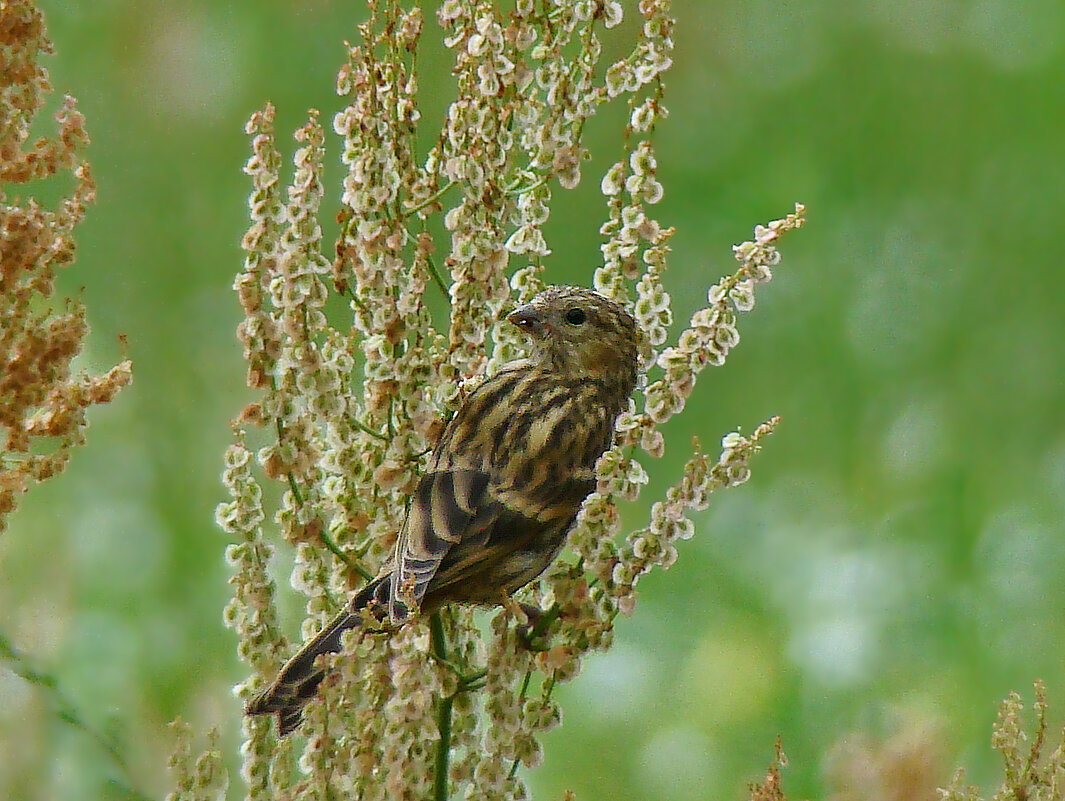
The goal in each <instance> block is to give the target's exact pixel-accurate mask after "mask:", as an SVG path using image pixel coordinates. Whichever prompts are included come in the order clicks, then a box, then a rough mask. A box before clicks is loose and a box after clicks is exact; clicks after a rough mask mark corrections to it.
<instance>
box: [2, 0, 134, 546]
mask: <svg viewBox="0 0 1065 801" xmlns="http://www.w3.org/2000/svg"><path fill="white" fill-rule="evenodd" d="M51 52H52V43H51V41H49V39H48V37H47V34H46V33H45V28H44V19H43V17H42V16H41V12H40V11H39V10H38V9H36V8H35V7H34V5H33V3H32V2H29V0H11V2H5V3H4V4H3V7H2V9H0V437H2V440H0V442H2V448H0V533H2V532H3V531H4V529H5V528H6V526H7V519H8V516H9V515H10V514H11V513H12V512H13V511H14V510H15V508H16V506H17V505H18V501H19V499H20V496H22V495H23V494H24V493H25V492H27V491H28V490H29V488H30V486H32V485H33V484H34V483H35V482H39V481H44V480H45V479H48V478H51V477H53V476H55V475H58V474H59V473H61V472H63V470H64V469H66V466H67V463H68V462H69V461H70V457H71V453H72V451H73V450H74V448H76V447H78V446H79V445H82V444H84V442H85V428H86V427H87V425H88V423H87V421H86V419H85V411H86V409H88V407H90V406H93V405H95V404H98V403H109V402H110V401H111V400H112V399H113V398H114V397H115V395H117V394H118V392H119V390H121V389H122V387H124V386H126V385H127V384H128V383H129V382H130V381H131V380H132V369H131V365H130V362H129V361H123V362H121V363H120V364H117V365H115V366H114V367H112V368H111V369H110V370H109V371H108V372H106V373H104V374H102V375H96V376H93V375H88V374H87V373H78V372H75V371H73V370H72V369H71V364H72V362H73V360H74V358H75V357H77V356H78V355H79V354H80V353H81V351H82V348H83V347H84V344H85V339H86V337H87V336H88V333H89V325H88V322H87V321H86V315H85V307H84V306H83V305H82V304H81V302H80V301H78V300H73V299H67V300H65V301H64V302H63V303H62V304H59V305H60V306H61V308H60V309H57V308H55V305H56V304H55V301H54V297H53V296H54V294H55V280H56V273H57V271H58V270H59V269H61V268H64V267H69V266H70V265H71V264H73V263H74V257H75V251H76V248H75V242H74V231H75V228H76V227H77V225H78V224H79V223H80V222H81V221H82V220H83V219H84V217H85V210H86V207H87V206H88V205H89V204H91V203H93V202H94V201H95V200H96V184H95V183H94V182H93V179H92V174H91V172H90V170H89V163H88V162H87V161H85V160H83V158H82V152H83V151H84V149H85V148H86V146H87V145H88V143H89V136H88V134H87V133H86V131H85V118H84V117H83V116H82V115H81V112H79V111H78V110H77V105H76V103H75V101H74V98H72V97H69V96H68V97H66V98H64V100H63V103H62V105H61V106H60V108H59V110H58V111H57V112H56V114H55V123H56V127H57V129H58V130H57V132H56V134H55V135H54V136H53V137H44V138H40V139H36V140H35V141H33V142H31V141H30V128H31V126H32V125H33V124H34V121H35V119H36V118H37V115H38V113H39V112H40V111H41V109H42V108H43V107H44V104H45V102H46V100H47V99H48V95H49V94H50V93H51V91H52V85H51V82H50V81H49V78H48V70H46V69H45V68H44V67H43V66H41V65H40V64H39V63H38V61H39V59H40V57H41V56H42V55H48V54H51ZM64 175H69V176H70V177H71V178H72V179H73V181H72V183H73V188H72V189H71V190H70V193H69V194H68V195H66V196H63V197H60V199H59V201H58V202H57V203H56V204H55V208H47V207H45V206H43V205H41V204H40V203H39V202H38V201H37V200H36V199H35V198H34V197H33V196H23V195H22V194H13V193H15V192H19V193H21V192H27V191H29V190H30V187H31V185H32V184H33V183H34V182H39V181H47V182H52V181H56V180H61V179H60V178H59V177H58V176H64Z"/></svg>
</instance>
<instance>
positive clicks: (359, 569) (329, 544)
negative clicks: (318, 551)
mask: <svg viewBox="0 0 1065 801" xmlns="http://www.w3.org/2000/svg"><path fill="white" fill-rule="evenodd" d="M318 539H320V540H321V541H322V545H324V546H325V547H326V550H327V551H329V552H330V553H331V554H333V556H335V557H336V558H337V559H339V560H340V561H341V562H343V563H344V564H345V565H346V566H347V568H348V569H349V570H354V571H355V572H356V573H358V574H359V575H360V576H362V577H363V578H364V579H365V580H366V581H373V573H371V572H370V571H369V570H367V569H366V568H364V567H363V566H362V565H360V564H359V563H358V562H356V561H355V560H354V559H352V558H351V557H350V556H349V555H348V554H346V553H344V551H342V550H340V546H339V545H337V544H336V543H335V542H333V538H332V537H330V536H329V535H328V534H326V533H325V532H324V531H320V532H318Z"/></svg>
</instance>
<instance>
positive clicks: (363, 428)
mask: <svg viewBox="0 0 1065 801" xmlns="http://www.w3.org/2000/svg"><path fill="white" fill-rule="evenodd" d="M351 422H352V425H354V426H355V428H357V429H359V431H361V432H362V433H364V434H369V435H370V436H371V437H377V439H380V440H384V441H385V442H388V437H386V436H385V435H384V434H382V433H381V432H380V431H374V430H373V429H372V428H370V427H369V426H368V425H366V423H362V422H359V421H358V420H357V419H356V418H354V417H352V418H351Z"/></svg>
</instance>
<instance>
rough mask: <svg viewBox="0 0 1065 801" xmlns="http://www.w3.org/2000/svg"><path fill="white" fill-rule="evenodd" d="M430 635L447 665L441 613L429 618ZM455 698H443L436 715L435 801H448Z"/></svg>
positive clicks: (437, 652)
mask: <svg viewBox="0 0 1065 801" xmlns="http://www.w3.org/2000/svg"><path fill="white" fill-rule="evenodd" d="M429 633H430V637H431V639H432V647H433V655H434V656H435V657H436V658H437V659H439V660H440V661H441V662H444V663H447V640H446V639H445V637H444V621H443V619H442V618H441V617H440V611H439V610H437V611H436V612H433V614H432V615H430V617H429ZM454 704H455V696H454V695H448V696H441V697H440V706H439V708H438V709H437V713H436V725H437V728H438V729H439V730H440V741H439V742H438V743H437V745H436V777H435V781H434V785H433V801H447V796H448V792H447V791H448V787H447V774H448V761H449V760H450V758H451V709H452V707H453V706H454Z"/></svg>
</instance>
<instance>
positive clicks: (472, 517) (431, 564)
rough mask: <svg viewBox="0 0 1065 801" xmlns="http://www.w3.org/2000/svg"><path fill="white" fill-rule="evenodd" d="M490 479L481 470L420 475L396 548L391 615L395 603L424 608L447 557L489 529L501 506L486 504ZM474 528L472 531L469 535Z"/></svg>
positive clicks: (390, 605) (455, 470) (391, 593)
mask: <svg viewBox="0 0 1065 801" xmlns="http://www.w3.org/2000/svg"><path fill="white" fill-rule="evenodd" d="M488 481H489V476H488V474H487V473H485V472H482V471H480V470H469V469H448V470H438V471H436V472H433V473H428V474H426V475H424V476H422V478H421V480H420V481H419V482H418V488H417V490H415V493H414V497H413V498H412V499H411V505H410V510H409V511H408V512H407V520H406V523H405V524H404V526H403V530H402V531H401V532H400V539H399V542H398V543H397V545H396V560H395V566H394V568H393V573H392V587H391V592H390V597H389V615H390V616H391V617H392V618H393V619H395V617H396V612H397V604H401V605H402V606H408V605H409V602H410V601H414V603H416V604H421V602H422V600H423V599H424V598H425V591H426V588H427V587H428V586H429V582H430V581H431V580H432V578H433V576H435V575H436V571H437V570H438V569H439V567H440V564H441V562H442V561H443V560H444V557H446V556H447V554H448V552H449V551H451V549H452V548H454V547H455V545H457V544H458V543H459V542H460V541H462V540H463V539H464V538H466V537H471V535H472V534H473V532H475V531H485V530H488V529H491V528H492V526H493V524H494V523H495V520H496V518H497V516H498V514H499V505H498V504H497V503H493V502H488V503H486V502H485V501H486V495H487V493H486V490H487V488H488ZM471 529H472V531H471Z"/></svg>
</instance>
